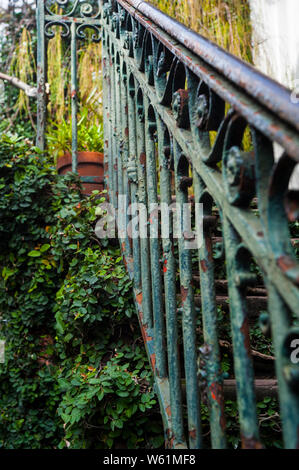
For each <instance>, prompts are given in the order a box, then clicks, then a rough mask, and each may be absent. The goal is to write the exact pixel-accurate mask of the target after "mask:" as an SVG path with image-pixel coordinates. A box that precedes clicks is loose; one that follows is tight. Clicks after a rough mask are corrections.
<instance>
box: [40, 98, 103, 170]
mask: <svg viewBox="0 0 299 470" xmlns="http://www.w3.org/2000/svg"><path fill="white" fill-rule="evenodd" d="M80 116H81V117H80V119H79V121H78V124H77V145H78V151H79V152H80V151H89V152H103V150H104V134H103V124H102V122H99V118H98V116H92V113H91V112H90V111H89V110H88V108H85V107H81V111H80ZM46 139H47V144H48V150H49V153H50V155H51V156H53V157H54V162H56V161H57V158H58V157H62V156H63V154H64V153H65V152H67V151H68V152H71V149H72V127H71V122H67V121H66V120H65V119H64V118H62V119H61V120H60V121H59V123H56V122H54V121H52V122H50V124H49V129H48V132H47V134H46Z"/></svg>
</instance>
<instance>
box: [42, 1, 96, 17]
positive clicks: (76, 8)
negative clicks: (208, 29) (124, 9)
mask: <svg viewBox="0 0 299 470" xmlns="http://www.w3.org/2000/svg"><path fill="white" fill-rule="evenodd" d="M55 7H56V9H59V8H60V9H61V10H62V13H56V12H55V11H54V8H55ZM45 10H46V12H47V13H48V14H49V15H52V16H54V15H55V16H61V17H65V16H68V17H75V16H78V17H81V18H98V17H99V15H100V6H99V2H98V1H92V0H89V1H86V0H84V1H82V0H75V2H71V1H70V0H46V2H45Z"/></svg>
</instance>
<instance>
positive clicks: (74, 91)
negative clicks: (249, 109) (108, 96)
mask: <svg viewBox="0 0 299 470" xmlns="http://www.w3.org/2000/svg"><path fill="white" fill-rule="evenodd" d="M71 104H72V170H73V172H74V173H77V172H78V155H77V150H78V148H77V147H78V144H77V108H78V106H77V40H76V23H75V22H74V21H73V22H72V24H71Z"/></svg>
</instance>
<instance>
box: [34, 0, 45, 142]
mask: <svg viewBox="0 0 299 470" xmlns="http://www.w3.org/2000/svg"><path fill="white" fill-rule="evenodd" d="M36 29H37V68H36V75H37V123H36V131H37V134H36V145H37V147H39V148H40V149H41V150H44V148H45V128H46V45H45V41H46V39H45V4H44V0H37V2H36Z"/></svg>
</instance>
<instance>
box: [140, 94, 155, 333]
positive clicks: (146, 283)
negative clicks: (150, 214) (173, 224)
mask: <svg viewBox="0 0 299 470" xmlns="http://www.w3.org/2000/svg"><path fill="white" fill-rule="evenodd" d="M136 131H137V177H138V202H139V229H140V256H141V258H140V262H141V282H142V311H143V322H144V324H146V325H147V326H148V328H152V327H153V318H152V303H151V273H150V256H149V243H148V220H147V213H146V212H145V211H144V210H143V208H144V209H146V210H147V209H148V204H147V194H146V153H145V127H144V104H143V97H142V93H141V90H140V89H139V90H138V92H137V93H136ZM143 232H145V233H144V234H143Z"/></svg>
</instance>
